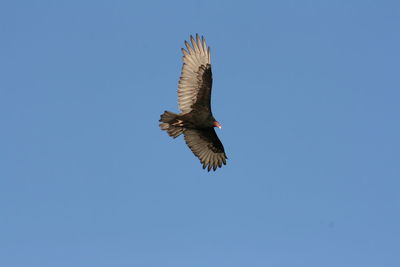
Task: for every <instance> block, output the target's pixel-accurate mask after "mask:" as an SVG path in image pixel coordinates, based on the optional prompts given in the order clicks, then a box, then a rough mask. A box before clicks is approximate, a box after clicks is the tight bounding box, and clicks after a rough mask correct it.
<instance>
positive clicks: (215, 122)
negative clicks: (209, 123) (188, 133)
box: [213, 121, 222, 129]
mask: <svg viewBox="0 0 400 267" xmlns="http://www.w3.org/2000/svg"><path fill="white" fill-rule="evenodd" d="M213 125H214V127H218V128H220V129H222V126H221V124H219V122H218V121H214V124H213Z"/></svg>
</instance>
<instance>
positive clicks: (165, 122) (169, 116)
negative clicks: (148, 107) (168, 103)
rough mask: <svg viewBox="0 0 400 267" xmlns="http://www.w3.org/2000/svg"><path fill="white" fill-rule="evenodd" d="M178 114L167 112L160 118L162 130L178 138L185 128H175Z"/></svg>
mask: <svg viewBox="0 0 400 267" xmlns="http://www.w3.org/2000/svg"><path fill="white" fill-rule="evenodd" d="M178 116H179V115H178V114H175V113H173V112H170V111H165V112H164V113H163V114H162V115H161V117H160V122H162V123H160V128H161V130H164V131H167V133H168V135H169V136H171V137H173V138H177V137H178V136H179V135H181V134H182V133H183V127H180V126H174V125H173V123H176V122H177V119H178Z"/></svg>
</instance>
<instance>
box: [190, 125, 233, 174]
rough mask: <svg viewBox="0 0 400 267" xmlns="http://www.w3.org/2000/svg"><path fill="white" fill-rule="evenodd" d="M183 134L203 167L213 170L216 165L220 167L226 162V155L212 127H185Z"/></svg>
mask: <svg viewBox="0 0 400 267" xmlns="http://www.w3.org/2000/svg"><path fill="white" fill-rule="evenodd" d="M183 134H184V135H185V142H186V144H187V145H188V146H189V148H190V149H191V150H192V152H193V154H195V155H196V157H198V158H199V159H200V162H201V163H202V164H203V169H205V168H207V169H208V171H210V170H211V169H213V170H214V171H215V170H216V169H217V168H218V167H222V164H224V165H225V164H226V160H227V158H228V157H227V156H226V154H225V150H224V146H223V145H222V143H221V141H220V140H219V138H218V136H217V134H216V133H215V131H214V128H206V129H185V130H184V131H183Z"/></svg>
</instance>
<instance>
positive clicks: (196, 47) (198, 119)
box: [160, 34, 227, 171]
mask: <svg viewBox="0 0 400 267" xmlns="http://www.w3.org/2000/svg"><path fill="white" fill-rule="evenodd" d="M190 41H191V45H190V44H189V43H188V42H186V41H185V45H186V49H187V50H185V49H183V48H182V52H183V66H182V73H181V77H180V80H179V85H178V103H179V109H180V110H181V113H180V114H175V113H173V112H170V111H165V112H164V113H163V114H162V115H161V118H160V122H161V123H160V128H161V130H164V131H167V133H168V134H169V135H170V136H171V137H173V138H176V137H178V136H179V135H181V134H182V133H183V135H184V137H185V142H186V144H187V145H188V146H189V148H190V149H191V150H192V152H193V154H195V155H196V156H197V157H198V158H199V159H200V162H201V163H202V164H203V169H205V168H207V169H208V171H210V170H211V169H212V170H214V171H215V170H216V169H217V168H218V167H222V164H224V165H225V164H226V160H227V156H226V154H225V150H224V146H223V145H222V143H221V141H220V140H219V138H218V136H217V134H216V133H215V130H214V127H218V128H221V125H220V124H219V122H217V121H216V120H215V118H214V116H213V114H212V112H211V87H212V72H211V60H210V48H209V47H208V48H207V45H206V41H205V39H204V38H203V37H201V38H200V37H199V35H197V34H196V39H194V38H193V37H192V36H190Z"/></svg>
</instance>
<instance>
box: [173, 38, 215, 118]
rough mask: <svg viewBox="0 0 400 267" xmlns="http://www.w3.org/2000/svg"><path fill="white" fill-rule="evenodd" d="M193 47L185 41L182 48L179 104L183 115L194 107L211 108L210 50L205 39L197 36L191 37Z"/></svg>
mask: <svg viewBox="0 0 400 267" xmlns="http://www.w3.org/2000/svg"><path fill="white" fill-rule="evenodd" d="M190 41H191V45H190V44H189V43H188V42H186V41H185V45H186V49H187V50H185V49H183V48H182V53H183V66H182V73H181V77H180V79H179V85H178V103H179V109H180V110H181V112H182V113H189V112H190V111H191V110H192V109H193V105H194V104H196V105H199V106H201V107H202V108H207V109H209V110H208V111H210V112H211V108H210V98H211V87H212V72H211V58H210V48H209V47H208V48H207V44H206V41H205V39H204V37H201V39H200V37H199V35H197V34H196V39H194V38H193V37H192V36H190Z"/></svg>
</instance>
